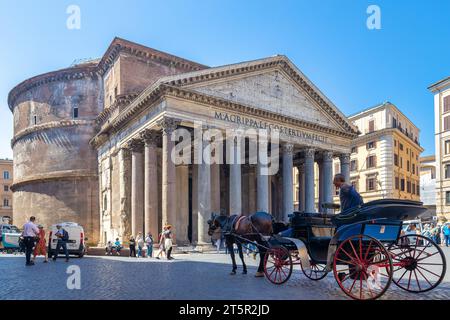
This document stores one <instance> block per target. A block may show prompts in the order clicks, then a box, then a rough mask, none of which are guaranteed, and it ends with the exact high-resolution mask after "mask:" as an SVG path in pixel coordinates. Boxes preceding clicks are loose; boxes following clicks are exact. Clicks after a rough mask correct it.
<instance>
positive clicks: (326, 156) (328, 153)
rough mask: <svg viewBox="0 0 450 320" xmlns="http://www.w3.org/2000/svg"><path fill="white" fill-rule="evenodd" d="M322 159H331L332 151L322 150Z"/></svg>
mask: <svg viewBox="0 0 450 320" xmlns="http://www.w3.org/2000/svg"><path fill="white" fill-rule="evenodd" d="M322 157H323V161H333V152H332V151H324V152H323V153H322Z"/></svg>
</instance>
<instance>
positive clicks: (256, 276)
mask: <svg viewBox="0 0 450 320" xmlns="http://www.w3.org/2000/svg"><path fill="white" fill-rule="evenodd" d="M263 277H264V272H257V273H255V278H263Z"/></svg>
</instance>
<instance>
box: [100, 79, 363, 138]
mask: <svg viewBox="0 0 450 320" xmlns="http://www.w3.org/2000/svg"><path fill="white" fill-rule="evenodd" d="M164 97H175V98H180V99H185V100H189V101H193V102H196V103H201V104H206V105H213V106H216V107H219V108H222V109H228V110H231V111H237V112H242V113H245V114H249V115H254V116H260V117H264V118H267V119H271V120H274V121H279V122H283V123H285V124H291V125H295V126H299V127H302V128H305V129H309V130H313V131H319V132H322V133H327V134H332V135H336V136H340V137H344V138H347V139H353V138H354V137H356V134H355V133H353V132H348V131H343V130H336V129H333V128H329V127H325V126H322V125H320V124H316V123H312V122H308V121H303V120H300V119H294V118H291V117H288V116H285V115H282V114H278V113H275V112H271V111H266V110H262V109H259V108H255V107H251V106H246V105H243V104H239V103H236V102H232V101H230V100H226V99H222V98H218V97H215V96H210V95H206V94H202V93H199V92H196V91H191V90H188V89H185V88H181V87H174V86H170V85H167V84H162V83H160V84H159V85H157V86H155V88H154V90H152V91H151V92H150V93H149V94H147V95H144V96H142V95H141V99H139V98H138V99H136V100H135V101H133V102H132V103H131V104H130V105H129V106H128V107H127V108H126V109H124V111H123V112H122V113H121V114H120V115H119V116H118V117H117V118H116V119H114V120H112V121H111V123H110V125H109V126H108V127H105V128H104V129H102V130H101V131H100V132H99V134H98V135H97V136H102V135H107V134H108V133H114V132H117V131H118V130H119V129H120V128H122V127H123V126H124V125H125V124H126V123H127V122H129V121H131V120H132V119H133V118H135V117H136V116H137V115H139V114H140V113H141V112H142V111H143V110H145V109H146V108H147V107H149V106H151V105H153V104H154V103H155V102H156V101H159V100H161V99H162V98H164ZM96 140H97V139H96V138H94V139H93V140H92V141H91V143H92V144H93V145H94V146H99V145H101V141H96ZM99 142H100V143H99Z"/></svg>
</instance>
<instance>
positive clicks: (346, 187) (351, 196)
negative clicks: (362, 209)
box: [333, 173, 364, 213]
mask: <svg viewBox="0 0 450 320" xmlns="http://www.w3.org/2000/svg"><path fill="white" fill-rule="evenodd" d="M333 184H334V186H335V187H336V188H339V199H340V201H341V213H343V212H345V211H347V210H349V209H352V208H355V207H358V206H360V205H362V204H363V203H364V202H363V200H362V197H361V196H360V194H359V193H358V192H357V191H356V190H355V187H354V186H353V185H352V184H348V183H346V182H345V176H344V175H343V174H342V173H338V174H336V175H335V176H334V179H333Z"/></svg>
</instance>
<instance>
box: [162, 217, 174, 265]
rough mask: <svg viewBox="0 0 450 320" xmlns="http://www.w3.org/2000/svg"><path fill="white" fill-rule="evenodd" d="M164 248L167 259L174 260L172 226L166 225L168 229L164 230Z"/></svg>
mask: <svg viewBox="0 0 450 320" xmlns="http://www.w3.org/2000/svg"><path fill="white" fill-rule="evenodd" d="M163 238H164V248H165V249H166V255H167V260H173V257H172V255H171V254H172V226H171V225H170V224H169V225H167V226H166V231H164V232H163Z"/></svg>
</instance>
